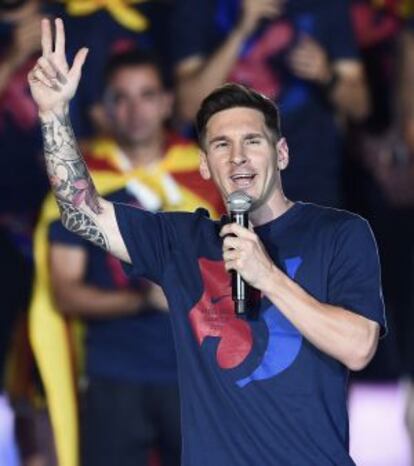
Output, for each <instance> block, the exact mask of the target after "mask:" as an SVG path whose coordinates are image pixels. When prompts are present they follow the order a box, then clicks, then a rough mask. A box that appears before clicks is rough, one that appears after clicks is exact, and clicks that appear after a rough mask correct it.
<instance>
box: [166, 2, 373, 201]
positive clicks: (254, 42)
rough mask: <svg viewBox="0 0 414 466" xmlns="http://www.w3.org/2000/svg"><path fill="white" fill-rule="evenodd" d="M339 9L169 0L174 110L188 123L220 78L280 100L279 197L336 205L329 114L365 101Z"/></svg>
mask: <svg viewBox="0 0 414 466" xmlns="http://www.w3.org/2000/svg"><path fill="white" fill-rule="evenodd" d="M349 16H350V15H349V4H348V2H347V1H343V0H335V1H329V2H326V1H324V0H312V1H309V0H287V1H284V0H215V1H211V0H179V1H178V2H177V6H176V13H175V15H174V18H175V19H174V24H175V26H174V32H173V37H174V42H173V45H172V49H173V61H174V63H175V74H176V79H177V93H178V110H179V112H180V113H181V116H182V117H183V119H184V120H186V121H187V122H188V121H189V122H191V121H192V120H193V118H194V116H195V112H196V109H197V108H198V106H199V104H200V102H201V99H202V98H203V97H204V96H205V95H207V94H208V93H209V92H210V91H212V90H213V89H214V88H215V87H216V86H219V85H221V84H223V83H224V82H226V81H234V82H238V83H241V84H245V85H248V86H250V87H253V88H254V89H256V90H257V91H259V92H261V93H263V94H265V95H267V96H268V97H270V98H272V99H274V100H275V101H276V102H277V103H278V105H279V107H280V111H281V115H282V131H283V134H284V136H285V137H286V139H287V141H288V143H289V146H290V148H291V150H292V153H293V154H294V155H293V157H292V160H291V163H290V165H289V168H288V169H287V170H286V173H285V174H284V186H285V191H286V193H287V195H288V196H289V197H290V198H292V199H294V200H295V199H302V200H306V201H312V202H317V203H322V204H325V205H331V206H337V207H338V206H341V205H342V195H341V188H342V163H343V153H342V147H343V146H342V138H341V131H340V127H339V125H338V121H337V120H338V118H337V117H338V116H339V115H341V116H345V117H350V118H352V119H356V120H358V119H361V118H363V117H364V116H365V115H366V114H367V111H368V108H369V103H368V95H367V92H366V86H365V82H364V74H363V69H362V66H361V64H360V62H359V59H358V50H357V47H356V44H355V40H354V36H353V31H352V27H351V23H350V17H349ZM321 135H323V137H321Z"/></svg>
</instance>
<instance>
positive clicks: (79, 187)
mask: <svg viewBox="0 0 414 466" xmlns="http://www.w3.org/2000/svg"><path fill="white" fill-rule="evenodd" d="M40 120H41V128H42V135H43V144H44V153H45V160H46V168H47V172H48V175H49V179H50V183H51V186H52V190H53V192H54V194H55V196H56V201H57V204H58V206H59V209H60V212H61V217H62V223H63V224H64V225H65V227H66V228H68V229H69V230H71V231H73V232H74V233H77V234H79V235H81V236H83V237H84V238H86V239H88V240H89V241H92V242H93V243H94V244H96V245H98V246H100V247H103V248H105V249H109V244H108V240H107V238H106V236H105V234H104V233H103V231H102V229H100V228H99V226H98V223H97V216H98V215H100V214H101V213H102V210H103V208H102V205H101V202H102V201H101V199H100V198H99V196H98V193H97V191H96V189H95V186H94V184H93V181H92V179H91V176H90V174H89V171H88V168H87V166H86V163H85V161H84V160H83V157H82V155H81V153H80V151H79V148H78V145H77V142H76V139H75V136H74V133H73V129H72V125H71V123H70V120H69V115H68V110H67V109H62V110H61V111H59V112H47V113H43V114H41V115H40Z"/></svg>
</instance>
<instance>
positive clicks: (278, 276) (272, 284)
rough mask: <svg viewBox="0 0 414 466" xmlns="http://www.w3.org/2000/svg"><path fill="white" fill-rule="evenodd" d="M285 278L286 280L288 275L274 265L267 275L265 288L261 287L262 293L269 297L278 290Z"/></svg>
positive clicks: (264, 283)
mask: <svg viewBox="0 0 414 466" xmlns="http://www.w3.org/2000/svg"><path fill="white" fill-rule="evenodd" d="M284 278H286V275H285V274H284V273H283V272H282V271H281V270H280V269H279V268H278V267H277V266H276V265H275V264H272V266H271V269H270V272H269V273H268V274H266V278H265V280H264V282H263V286H261V287H260V291H261V292H262V293H263V294H265V295H266V296H269V295H270V294H272V293H274V292H275V291H276V290H277V289H278V286H279V285H281V284H282V283H283V280H284Z"/></svg>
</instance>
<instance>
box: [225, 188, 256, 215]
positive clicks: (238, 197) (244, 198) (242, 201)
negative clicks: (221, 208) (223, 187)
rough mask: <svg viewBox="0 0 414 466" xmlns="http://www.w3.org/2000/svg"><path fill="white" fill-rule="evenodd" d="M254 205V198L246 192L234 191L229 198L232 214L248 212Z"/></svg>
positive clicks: (228, 204) (228, 203) (228, 202)
mask: <svg viewBox="0 0 414 466" xmlns="http://www.w3.org/2000/svg"><path fill="white" fill-rule="evenodd" d="M251 205H252V198H251V197H250V196H249V195H248V194H246V193H245V192H244V191H234V193H231V194H230V195H229V197H228V198H227V206H228V208H229V211H230V212H247V211H248V210H249V209H250V207H251Z"/></svg>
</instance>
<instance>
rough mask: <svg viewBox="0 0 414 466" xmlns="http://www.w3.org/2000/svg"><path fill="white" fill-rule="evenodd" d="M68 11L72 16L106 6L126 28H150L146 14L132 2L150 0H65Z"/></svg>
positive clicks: (134, 29) (140, 29)
mask: <svg viewBox="0 0 414 466" xmlns="http://www.w3.org/2000/svg"><path fill="white" fill-rule="evenodd" d="M63 1H64V2H65V3H66V9H67V12H68V13H69V14H70V15H72V16H85V15H91V14H92V13H95V12H96V11H98V10H100V9H102V8H105V9H107V10H108V12H109V13H110V14H111V15H112V16H113V18H114V19H115V20H116V21H117V22H118V23H119V24H121V25H122V26H124V27H125V28H126V29H131V30H132V31H135V32H143V31H145V30H147V29H148V26H149V22H148V19H147V18H145V16H144V15H143V14H142V13H140V12H139V11H137V10H136V9H134V8H133V7H132V4H136V3H143V2H145V1H149V0H63Z"/></svg>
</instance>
